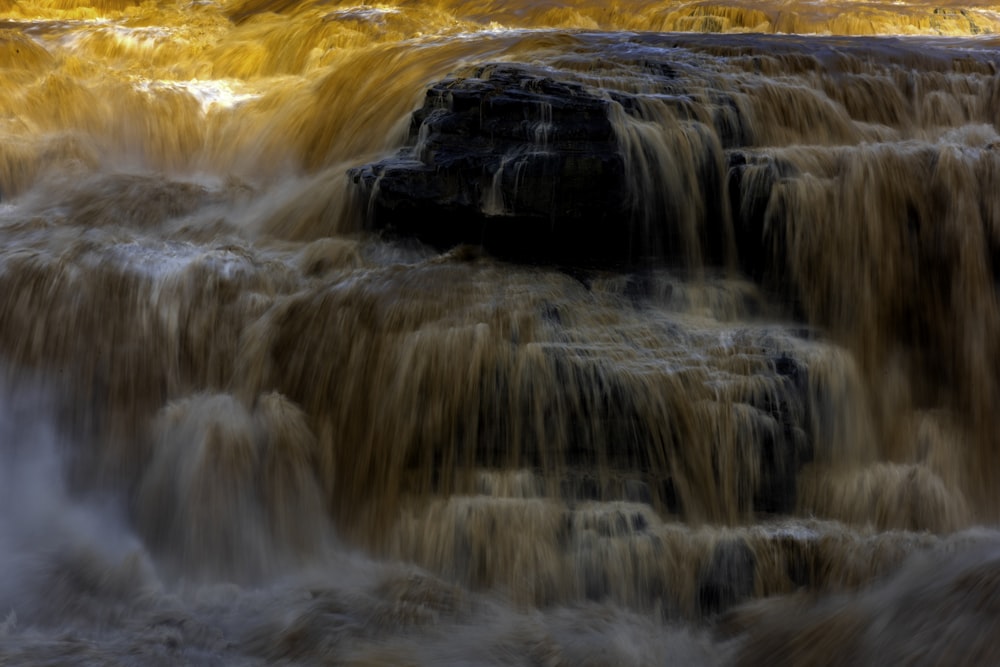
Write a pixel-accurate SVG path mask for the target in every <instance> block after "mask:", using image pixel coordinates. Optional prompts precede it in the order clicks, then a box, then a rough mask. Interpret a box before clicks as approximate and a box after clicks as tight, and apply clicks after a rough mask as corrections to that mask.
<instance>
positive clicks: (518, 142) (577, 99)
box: [351, 65, 629, 264]
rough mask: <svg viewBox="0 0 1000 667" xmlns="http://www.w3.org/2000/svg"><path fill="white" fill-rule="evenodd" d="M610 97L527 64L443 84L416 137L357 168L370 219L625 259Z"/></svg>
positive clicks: (517, 252)
mask: <svg viewBox="0 0 1000 667" xmlns="http://www.w3.org/2000/svg"><path fill="white" fill-rule="evenodd" d="M609 104H611V99H610V98H608V97H606V96H600V95H598V94H596V93H595V92H593V91H591V90H588V89H587V88H586V87H584V86H582V85H580V84H578V83H573V82H564V81H557V80H555V79H552V78H549V77H546V76H544V75H542V74H541V73H538V72H533V71H532V70H531V69H530V68H527V67H525V66H520V65H492V66H486V67H483V68H480V69H479V70H477V71H476V72H475V73H474V75H473V76H471V77H464V78H456V79H448V80H445V81H442V82H440V83H437V84H435V85H433V86H431V88H430V89H429V90H428V91H427V97H426V99H425V102H424V105H423V106H422V107H421V108H420V109H418V110H417V111H415V112H414V114H413V117H412V123H411V128H410V138H409V142H408V143H409V144H410V146H409V147H408V148H406V149H404V150H403V151H401V152H400V153H399V154H397V155H396V156H394V157H391V158H388V159H385V160H382V161H381V162H377V163H375V164H371V165H366V166H363V167H359V168H356V169H353V170H352V171H351V177H352V179H353V180H354V182H355V183H357V184H358V185H359V186H361V188H362V190H363V191H364V192H366V193H367V194H368V196H369V197H370V200H371V209H370V213H371V216H370V219H369V224H370V225H371V226H372V227H373V228H376V229H383V230H389V231H390V232H393V233H397V234H401V235H405V236H410V235H412V236H415V237H418V238H420V239H421V240H423V241H425V242H427V243H430V244H432V245H435V246H438V247H450V246H453V245H456V244H460V243H473V244H477V245H482V246H483V247H485V248H486V249H487V250H488V251H490V252H492V253H494V254H496V255H498V256H502V257H506V258H513V259H522V260H541V261H545V262H555V263H559V262H576V263H580V262H582V263H585V264H586V263H588V262H597V263H604V262H607V261H609V260H610V261H614V260H615V259H624V258H625V257H627V255H628V250H629V248H628V242H629V238H628V230H627V228H626V227H625V222H626V220H627V218H628V210H627V209H628V204H627V192H626V191H627V188H626V183H625V165H624V158H623V156H622V154H621V152H620V150H619V147H618V144H617V141H616V138H615V135H614V131H613V128H612V125H611V121H610V120H609V117H608V105H609Z"/></svg>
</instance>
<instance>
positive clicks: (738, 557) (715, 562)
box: [698, 538, 757, 616]
mask: <svg viewBox="0 0 1000 667" xmlns="http://www.w3.org/2000/svg"><path fill="white" fill-rule="evenodd" d="M756 570H757V559H756V558H755V557H754V553H753V550H752V549H750V547H749V546H748V545H747V543H746V541H745V540H743V539H742V538H733V539H725V540H722V541H720V542H719V543H718V544H716V545H715V549H714V550H713V551H712V559H711V561H709V563H708V565H707V566H706V567H705V568H703V570H702V572H701V576H700V581H699V585H698V605H699V607H700V609H701V611H702V613H703V614H705V615H706V616H711V615H715V614H719V613H721V612H724V611H726V610H727V609H729V608H730V607H732V606H733V605H735V604H738V603H740V602H742V601H744V600H747V599H749V598H750V597H752V596H753V592H754V578H755V576H756Z"/></svg>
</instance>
